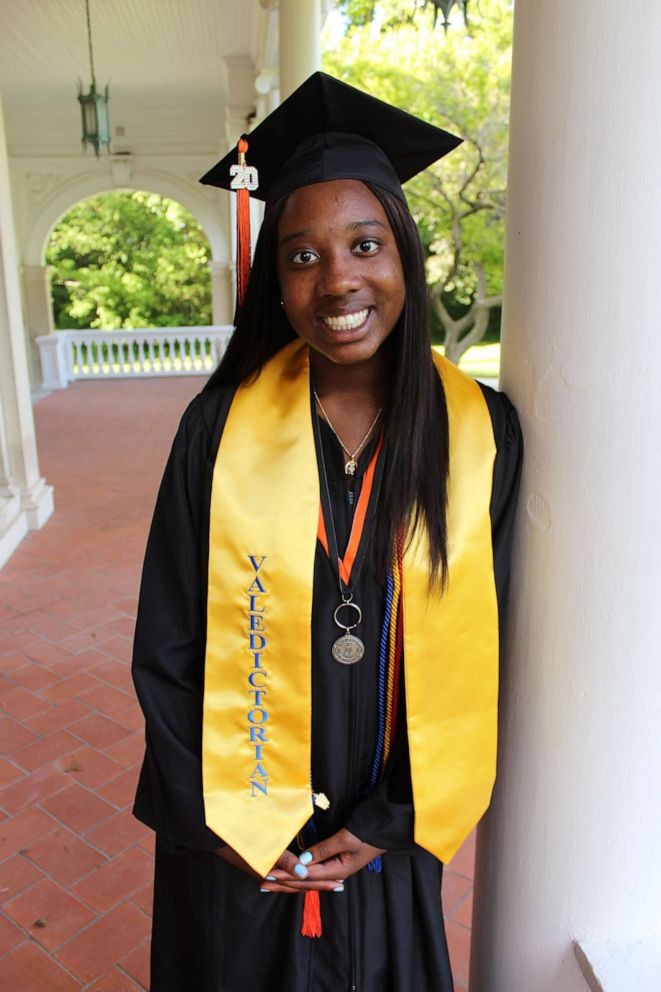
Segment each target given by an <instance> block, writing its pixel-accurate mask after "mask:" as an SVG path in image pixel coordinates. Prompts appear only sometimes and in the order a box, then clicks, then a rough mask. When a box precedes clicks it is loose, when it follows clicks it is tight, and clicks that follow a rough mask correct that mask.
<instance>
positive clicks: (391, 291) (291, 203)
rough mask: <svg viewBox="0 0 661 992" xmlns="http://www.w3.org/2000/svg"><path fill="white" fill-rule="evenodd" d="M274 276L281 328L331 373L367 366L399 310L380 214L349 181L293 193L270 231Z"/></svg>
mask: <svg viewBox="0 0 661 992" xmlns="http://www.w3.org/2000/svg"><path fill="white" fill-rule="evenodd" d="M277 251H278V254H277V270H278V280H279V283H280V293H281V298H282V300H283V303H284V308H285V313H286V315H287V319H288V320H289V323H290V324H291V326H292V327H293V328H294V330H295V331H296V333H297V334H298V335H299V337H301V338H302V339H303V340H304V341H307V343H308V344H309V345H310V347H311V348H313V349H314V350H315V351H316V352H318V353H320V354H321V355H323V356H324V357H325V358H327V359H328V360H330V361H331V362H333V363H335V364H337V365H352V364H355V363H359V362H367V361H369V360H370V359H371V358H373V357H374V356H375V355H376V353H377V352H378V350H379V348H380V347H381V345H382V344H383V342H384V341H385V340H386V338H387V337H388V335H389V334H390V332H391V331H392V329H393V328H394V326H395V324H396V323H397V321H398V319H399V317H400V315H401V313H402V309H403V307H404V299H405V289H404V273H403V271H402V263H401V260H400V257H399V252H398V250H397V245H396V243H395V236H394V234H393V232H392V228H391V227H390V224H389V223H388V218H387V217H386V214H385V211H384V209H383V207H382V206H381V204H380V203H379V201H378V199H377V198H376V197H375V196H374V194H373V193H372V192H371V190H369V189H368V188H367V186H365V185H364V183H361V182H358V181H357V180H353V179H340V180H336V181H333V182H328V183H316V184H314V185H312V186H303V187H301V188H300V189H297V190H295V191H294V192H293V193H292V194H291V196H290V197H289V199H288V200H287V202H286V204H285V206H284V209H283V212H282V215H281V217H280V222H279V225H278V249H277Z"/></svg>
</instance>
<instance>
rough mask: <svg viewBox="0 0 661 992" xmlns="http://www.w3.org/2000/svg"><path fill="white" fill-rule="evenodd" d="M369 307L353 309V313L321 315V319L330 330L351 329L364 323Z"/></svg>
mask: <svg viewBox="0 0 661 992" xmlns="http://www.w3.org/2000/svg"><path fill="white" fill-rule="evenodd" d="M370 309H371V308H370V307H365V308H364V309H363V310H354V311H353V313H343V314H340V315H338V316H335V317H331V316H328V315H326V316H322V317H321V321H322V323H323V324H325V325H326V327H328V328H329V329H330V330H331V331H353V330H355V329H356V328H357V327H360V326H361V325H362V324H364V323H365V321H366V320H367V318H368V317H369V314H370Z"/></svg>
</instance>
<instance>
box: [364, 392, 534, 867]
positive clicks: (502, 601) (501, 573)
mask: <svg viewBox="0 0 661 992" xmlns="http://www.w3.org/2000/svg"><path fill="white" fill-rule="evenodd" d="M481 388H482V391H483V394H484V397H485V400H486V402H487V406H488V408H489V413H490V415H491V421H492V425H493V431H494V438H495V441H496V459H495V463H494V475H493V488H492V493H491V504H490V515H491V531H492V542H493V558H494V577H495V582H496V594H497V598H498V619H499V640H500V649H501V657H502V649H503V639H504V628H505V617H506V611H507V593H508V584H509V571H510V556H511V549H512V538H513V535H514V522H515V516H516V507H517V500H518V494H519V486H520V482H521V469H522V465H523V436H522V434H521V427H520V424H519V418H518V416H517V413H516V410H515V408H514V406H513V405H512V403H511V402H510V401H509V399H508V398H507V396H506V395H505V394H504V393H499V392H496V390H494V389H491V388H490V387H489V386H483V385H481ZM405 666H406V660H404V667H405ZM399 698H400V706H401V707H402V709H403V706H404V698H405V697H404V693H403V692H401V693H400V697H399ZM405 727H406V715H405V712H400V714H399V719H398V731H397V734H396V737H395V743H394V746H393V750H392V752H391V755H390V759H389V761H388V765H387V767H386V771H385V774H384V776H383V778H382V779H381V781H380V782H379V784H378V785H377V786H376V788H375V789H374V790H373V791H372V793H371V794H370V796H369V797H368V798H367V799H364V800H363V801H362V802H361V803H360V804H359V805H358V806H357V807H356V808H355V809H354V810H353V811H352V813H351V814H350V816H349V817H348V819H347V822H346V824H345V826H346V827H347V829H348V830H350V831H351V833H353V834H355V835H356V837H359V838H360V840H362V841H364V842H365V843H367V844H371V845H373V846H374V847H380V848H384V849H385V850H387V851H390V852H392V853H398V852H399V853H401V854H404V853H409V852H410V849H411V848H412V847H413V845H414V839H413V835H414V810H413V797H412V792H411V770H410V764H409V753H408V741H407V736H406V732H405Z"/></svg>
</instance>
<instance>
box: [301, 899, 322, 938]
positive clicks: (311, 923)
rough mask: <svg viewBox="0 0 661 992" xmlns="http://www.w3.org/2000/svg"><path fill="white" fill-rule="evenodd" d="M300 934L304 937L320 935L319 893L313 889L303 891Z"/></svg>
mask: <svg viewBox="0 0 661 992" xmlns="http://www.w3.org/2000/svg"><path fill="white" fill-rule="evenodd" d="M301 934H302V935H303V936H304V937H321V905H320V903H319V893H318V892H316V891H315V890H310V891H309V892H306V893H305V900H304V902H303V923H302V924H301Z"/></svg>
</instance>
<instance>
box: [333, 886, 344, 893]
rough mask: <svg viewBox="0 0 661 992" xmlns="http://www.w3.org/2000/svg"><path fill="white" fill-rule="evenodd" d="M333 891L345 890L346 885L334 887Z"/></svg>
mask: <svg viewBox="0 0 661 992" xmlns="http://www.w3.org/2000/svg"><path fill="white" fill-rule="evenodd" d="M333 892H344V886H343V885H338V887H337V888H336V889H333Z"/></svg>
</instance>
